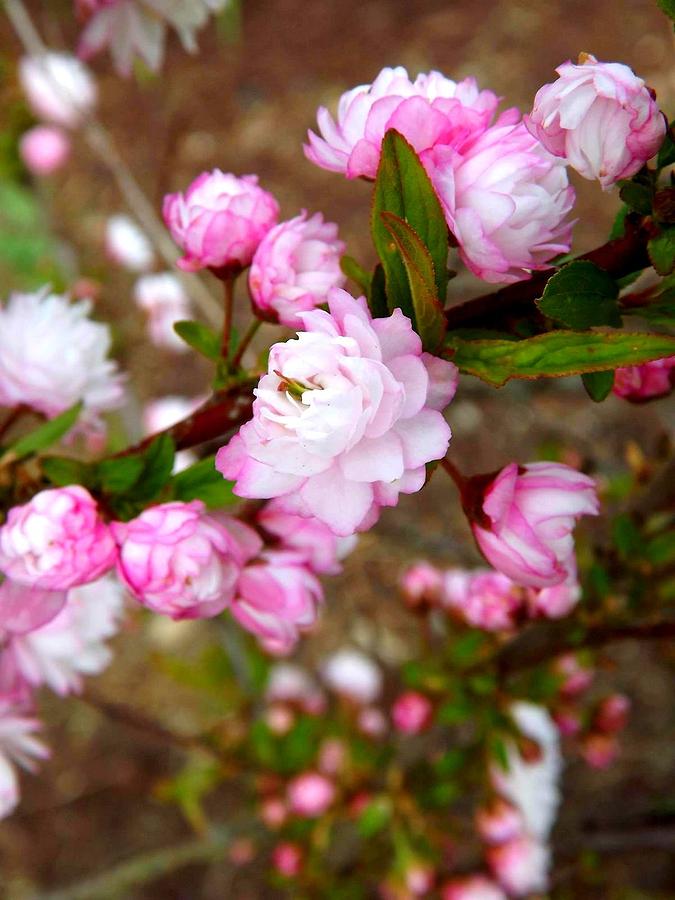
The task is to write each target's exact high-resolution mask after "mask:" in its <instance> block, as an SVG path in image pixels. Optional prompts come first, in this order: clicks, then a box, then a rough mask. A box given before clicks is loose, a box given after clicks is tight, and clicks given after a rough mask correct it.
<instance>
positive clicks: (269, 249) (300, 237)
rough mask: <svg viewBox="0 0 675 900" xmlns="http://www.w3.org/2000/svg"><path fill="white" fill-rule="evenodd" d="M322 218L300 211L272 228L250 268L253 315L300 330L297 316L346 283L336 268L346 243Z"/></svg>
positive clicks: (249, 283) (332, 224) (300, 321)
mask: <svg viewBox="0 0 675 900" xmlns="http://www.w3.org/2000/svg"><path fill="white" fill-rule="evenodd" d="M337 235H338V228H337V225H335V224H334V223H333V222H324V220H323V216H322V215H321V213H316V215H313V216H311V217H310V218H309V219H308V218H307V213H306V212H304V211H303V212H302V213H301V214H300V215H299V216H296V217H295V218H294V219H290V221H288V222H280V223H279V224H278V225H275V226H274V228H271V229H270V230H269V231H268V232H267V234H266V235H265V237H264V238H263V239H262V241H261V242H260V245H259V247H258V249H257V250H256V252H255V256H254V257H253V262H252V263H251V271H250V272H249V276H248V285H249V289H250V292H251V299H252V301H253V307H254V310H255V311H256V314H257V315H259V316H261V317H262V318H264V319H269V320H271V321H274V322H277V321H278V322H280V323H281V324H282V325H286V326H287V327H288V328H296V329H298V328H300V329H301V328H302V327H303V323H302V319H301V318H300V317H299V313H303V312H308V311H309V310H310V309H314V308H315V307H317V306H321V304H323V303H325V302H326V294H327V293H328V291H329V290H330V289H331V288H339V287H342V285H343V284H344V283H345V281H346V277H345V276H344V275H343V274H342V270H341V269H340V257H341V256H342V254H343V253H344V251H345V244H344V242H343V241H341V240H339V239H338V236H337Z"/></svg>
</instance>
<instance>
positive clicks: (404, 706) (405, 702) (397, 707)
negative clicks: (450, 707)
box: [391, 691, 434, 734]
mask: <svg viewBox="0 0 675 900" xmlns="http://www.w3.org/2000/svg"><path fill="white" fill-rule="evenodd" d="M433 710H434V708H433V706H432V703H431V701H430V700H429V699H428V697H425V696H424V694H420V693H419V692H418V691H405V693H403V694H400V696H398V697H397V698H396V700H395V701H394V705H393V706H392V708H391V719H392V722H393V723H394V728H395V729H396V730H397V731H400V732H402V733H403V734H419V733H420V732H422V731H424V730H425V729H426V728H428V727H429V725H430V724H431V717H432V714H433Z"/></svg>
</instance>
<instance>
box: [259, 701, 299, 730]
mask: <svg viewBox="0 0 675 900" xmlns="http://www.w3.org/2000/svg"><path fill="white" fill-rule="evenodd" d="M265 722H266V723H267V727H268V728H269V730H270V731H271V732H272V733H273V734H279V735H281V734H288V732H289V731H290V730H291V728H292V727H293V725H294V724H295V713H294V712H293V710H292V709H289V707H288V706H284V705H283V704H282V703H273V704H272V706H270V708H269V709H268V710H267V712H266V713H265Z"/></svg>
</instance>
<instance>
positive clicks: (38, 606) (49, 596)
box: [0, 579, 67, 635]
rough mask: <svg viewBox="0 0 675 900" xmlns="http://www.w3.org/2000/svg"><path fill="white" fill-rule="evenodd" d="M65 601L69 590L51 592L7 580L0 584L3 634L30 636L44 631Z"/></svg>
mask: <svg viewBox="0 0 675 900" xmlns="http://www.w3.org/2000/svg"><path fill="white" fill-rule="evenodd" d="M66 598H67V593H66V591H50V590H46V589H45V588H39V587H35V586H28V585H25V584H20V583H19V582H16V581H11V580H10V579H5V581H3V582H2V584H0V634H1V633H2V632H3V631H4V632H7V633H9V634H11V635H15V634H27V633H28V632H29V631H34V630H35V629H36V628H41V627H42V626H43V625H46V623H47V622H49V621H51V619H53V618H54V616H56V615H58V613H59V611H60V610H61V608H62V607H63V605H64V603H65V602H66Z"/></svg>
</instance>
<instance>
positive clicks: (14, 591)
mask: <svg viewBox="0 0 675 900" xmlns="http://www.w3.org/2000/svg"><path fill="white" fill-rule="evenodd" d="M66 599H67V592H66V591H50V590H47V589H45V588H38V587H35V586H28V585H25V584H20V583H19V582H17V581H12V580H11V579H9V578H6V579H5V580H4V581H3V582H2V584H0V633H2V632H5V633H7V634H10V635H16V634H27V633H28V632H29V631H34V630H35V629H36V628H41V627H42V626H43V625H46V624H47V622H50V621H51V620H52V619H53V618H54V616H56V615H58V613H59V612H60V610H61V609H62V607H63V605H64V603H65V602H66ZM0 693H2V691H1V690H0Z"/></svg>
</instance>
